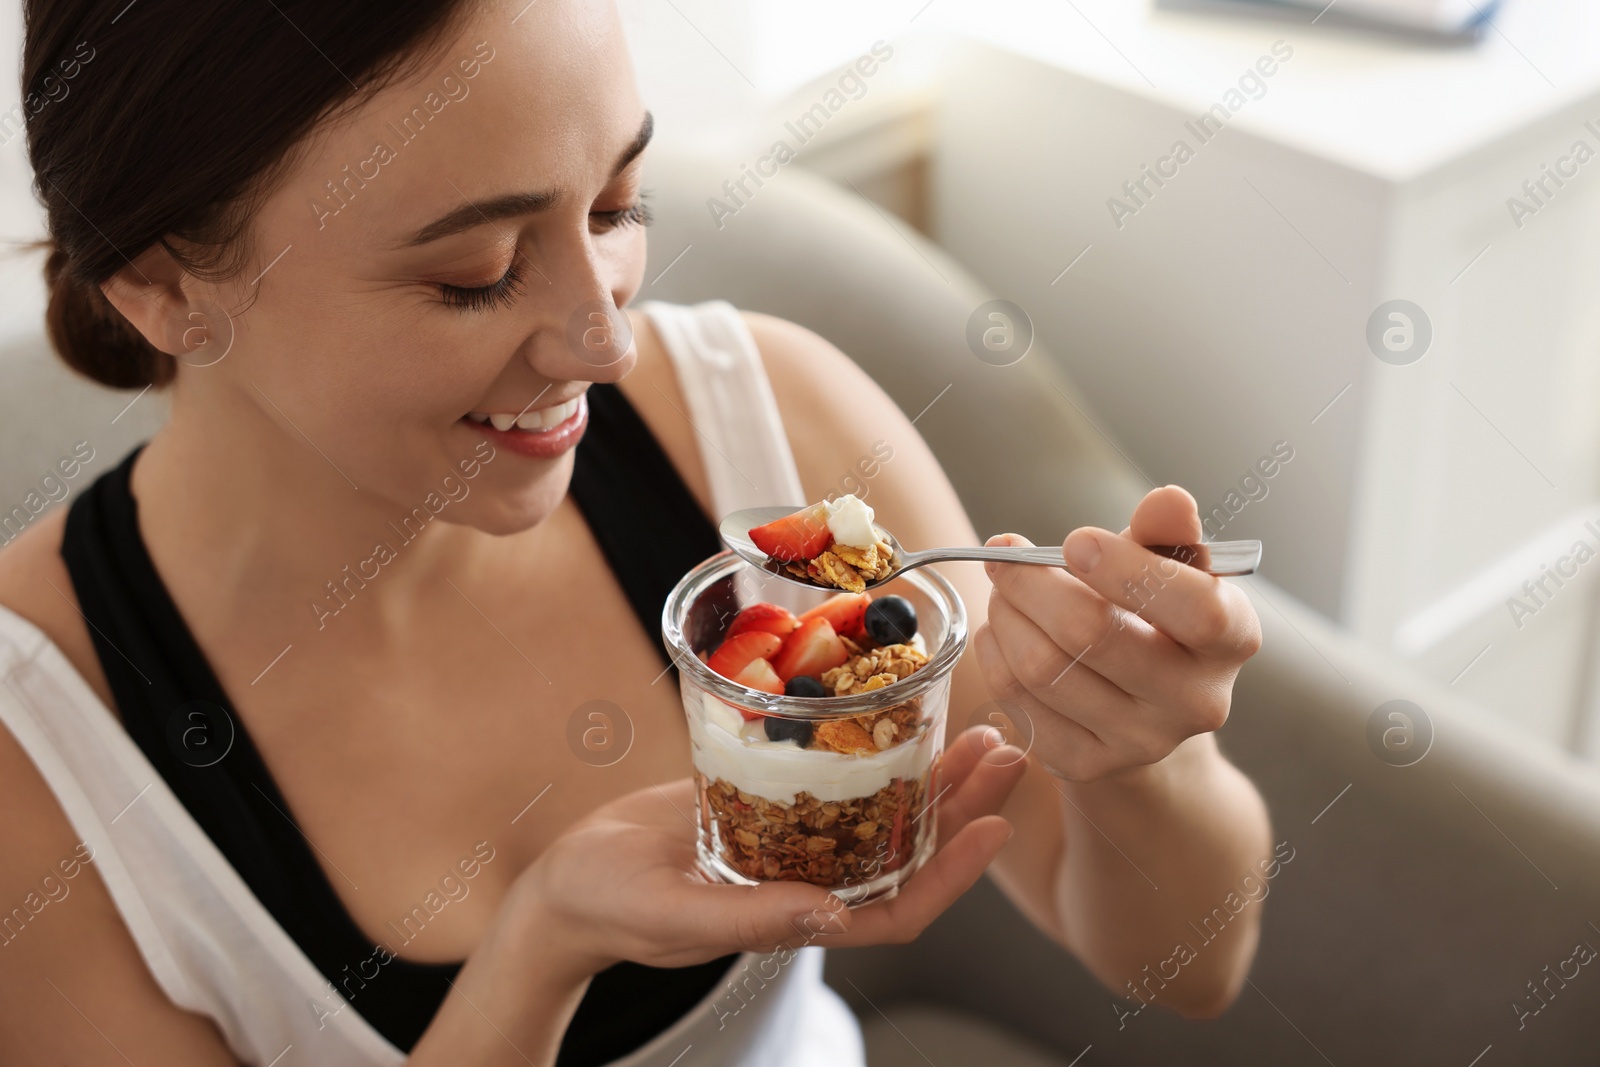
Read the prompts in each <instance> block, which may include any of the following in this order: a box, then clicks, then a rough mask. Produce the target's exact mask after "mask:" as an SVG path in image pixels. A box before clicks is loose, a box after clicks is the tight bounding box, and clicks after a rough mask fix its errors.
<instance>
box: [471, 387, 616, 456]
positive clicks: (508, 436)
mask: <svg viewBox="0 0 1600 1067" xmlns="http://www.w3.org/2000/svg"><path fill="white" fill-rule="evenodd" d="M461 421H462V423H464V424H465V425H467V426H470V427H471V428H472V429H474V430H477V431H478V432H479V433H481V434H483V435H484V436H485V437H487V438H488V439H489V440H491V441H493V442H494V445H495V447H496V448H505V449H508V450H509V451H512V452H515V453H517V454H518V455H522V456H531V457H533V458H534V459H554V458H555V457H556V456H559V455H561V454H562V453H563V452H566V451H567V450H568V449H570V448H572V447H573V446H575V445H576V444H577V443H578V441H579V440H580V439H581V438H582V437H583V431H584V430H585V429H586V428H587V427H588V425H589V397H588V394H582V395H580V396H579V397H578V410H577V411H575V412H573V414H572V415H571V416H570V417H568V419H567V420H566V421H565V422H563V423H560V424H559V425H556V426H552V427H551V428H550V429H548V430H540V431H538V432H534V431H531V430H519V429H517V428H516V427H515V426H513V427H512V428H511V429H509V430H497V429H495V428H494V426H493V425H492V424H490V423H487V422H477V421H476V420H473V419H469V418H467V417H466V416H465V415H463V416H462V417H461Z"/></svg>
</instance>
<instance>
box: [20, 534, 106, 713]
mask: <svg viewBox="0 0 1600 1067" xmlns="http://www.w3.org/2000/svg"><path fill="white" fill-rule="evenodd" d="M66 522H67V509H66V508H65V507H59V508H56V509H55V510H53V511H51V512H49V513H48V514H46V515H44V516H43V517H42V518H40V519H38V520H37V521H35V522H34V523H32V524H31V525H29V526H28V528H27V529H25V530H23V531H22V533H20V534H18V535H17V537H16V538H15V539H14V540H12V541H11V542H10V543H9V544H7V545H5V547H3V548H0V607H4V608H7V609H9V610H10V611H11V612H13V613H14V614H16V615H19V616H21V617H22V618H23V619H24V620H26V621H27V622H29V623H31V624H33V625H34V626H35V627H37V628H38V629H39V630H40V631H41V632H42V633H43V634H44V635H45V637H47V638H49V639H50V641H51V642H52V643H53V644H55V646H56V647H57V648H59V649H60V650H61V652H62V654H63V655H64V656H66V658H67V661H68V662H69V663H71V664H72V665H73V666H74V667H76V668H77V670H78V673H80V674H82V675H83V677H84V680H85V681H87V682H88V683H89V685H90V687H91V688H92V689H94V691H95V692H96V693H98V694H100V697H101V699H102V700H109V695H110V690H109V688H108V687H107V685H106V681H105V676H104V675H103V674H102V673H101V671H100V661H99V658H98V657H97V655H96V654H95V649H94V641H93V639H92V637H91V636H90V633H89V627H88V625H87V623H85V622H84V618H83V616H82V614H80V613H79V610H78V598H77V595H76V593H75V592H74V591H73V586H72V576H71V575H70V574H69V573H68V571H67V564H66V561H65V560H63V559H62V558H61V538H62V534H63V531H64V530H65V529H66Z"/></svg>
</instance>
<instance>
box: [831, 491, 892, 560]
mask: <svg viewBox="0 0 1600 1067" xmlns="http://www.w3.org/2000/svg"><path fill="white" fill-rule="evenodd" d="M822 506H823V507H825V508H827V509H828V532H829V533H831V534H833V539H834V540H835V541H837V542H839V543H840V544H841V545H852V546H854V547H857V548H867V547H869V546H871V545H875V544H877V543H878V532H877V530H875V529H874V528H873V525H872V509H871V508H869V507H867V502H866V501H864V500H862V499H861V498H860V497H858V496H856V495H855V494H854V493H846V494H845V495H844V496H841V497H839V498H837V499H835V500H828V501H824V502H823V505H822Z"/></svg>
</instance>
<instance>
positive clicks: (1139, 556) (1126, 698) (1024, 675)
mask: <svg viewBox="0 0 1600 1067" xmlns="http://www.w3.org/2000/svg"><path fill="white" fill-rule="evenodd" d="M1200 540H1201V526H1200V515H1199V511H1198V509H1197V508H1196V506H1195V501H1194V497H1192V496H1190V495H1189V494H1188V493H1187V492H1186V491H1185V490H1183V489H1181V488H1179V487H1178V486H1175V485H1169V486H1165V487H1163V488H1160V489H1155V490H1152V491H1151V492H1150V493H1149V494H1147V495H1146V496H1145V498H1144V500H1142V501H1141V502H1140V503H1139V506H1138V507H1137V508H1136V509H1135V510H1134V513H1133V520H1132V522H1131V523H1130V524H1129V526H1128V528H1127V529H1126V530H1124V531H1122V533H1121V534H1120V535H1119V534H1114V533H1112V532H1111V531H1109V530H1102V529H1098V528H1095V527H1088V526H1086V527H1082V528H1080V529H1077V530H1074V531H1072V533H1071V534H1069V535H1068V536H1067V539H1066V541H1065V542H1064V544H1063V548H1064V551H1065V552H1066V558H1067V562H1068V564H1069V565H1070V568H1071V570H1070V573H1069V572H1068V571H1067V570H1064V569H1061V568H1056V567H1039V566H1030V565H1026V564H997V563H989V564H986V565H985V569H986V570H987V571H988V574H989V578H990V581H991V582H993V583H994V588H993V590H992V592H991V594H990V596H989V617H988V621H987V622H986V623H985V624H984V625H983V626H981V627H980V628H979V629H978V631H977V633H976V635H975V638H974V640H975V643H976V645H977V649H978V659H979V661H980V663H981V664H982V667H983V673H984V678H985V680H986V681H987V683H988V686H989V691H990V694H991V695H992V696H993V697H994V698H995V699H996V700H997V701H998V702H1000V703H1001V705H1002V707H1005V708H1006V709H1007V710H1008V711H1011V712H1012V714H1013V715H1015V714H1016V712H1017V711H1019V710H1020V712H1022V713H1023V714H1025V715H1026V716H1027V717H1028V719H1029V720H1030V721H1031V725H1032V730H1033V745H1032V752H1033V754H1034V755H1035V756H1037V757H1038V759H1039V760H1040V761H1041V762H1042V763H1043V764H1044V765H1045V767H1046V768H1047V769H1048V770H1050V771H1051V772H1052V773H1054V774H1056V775H1058V776H1060V777H1062V778H1066V779H1068V780H1072V781H1095V780H1098V779H1102V778H1105V777H1107V776H1111V775H1115V774H1117V773H1119V772H1121V771H1125V770H1128V769H1129V768H1135V767H1140V766H1144V765H1148V764H1153V763H1157V762H1159V761H1161V760H1163V759H1165V758H1166V757H1167V755H1168V754H1170V753H1171V752H1172V751H1173V749H1175V748H1176V747H1177V746H1178V745H1179V744H1180V743H1181V742H1182V741H1183V740H1184V739H1185V738H1188V737H1191V736H1193V735H1195V734H1201V733H1209V732H1210V731H1213V730H1216V729H1217V728H1219V727H1220V726H1222V724H1223V723H1224V722H1225V721H1227V718H1228V708H1229V705H1230V703H1231V699H1232V692H1233V679H1234V676H1235V675H1237V674H1238V673H1239V668H1240V666H1241V665H1243V663H1244V661H1245V660H1247V659H1249V658H1250V657H1251V656H1252V655H1254V654H1255V652H1256V650H1257V649H1258V648H1260V647H1261V628H1260V624H1259V621H1258V620H1257V618H1256V614H1255V610H1254V608H1253V607H1252V606H1251V604H1250V601H1249V599H1248V598H1247V597H1246V596H1245V595H1244V593H1243V592H1242V591H1241V590H1239V589H1238V588H1236V587H1234V586H1232V585H1230V584H1229V583H1227V582H1225V581H1223V580H1222V579H1219V578H1215V577H1213V576H1211V575H1208V574H1203V573H1202V572H1200V571H1198V570H1195V569H1194V568H1192V567H1187V566H1184V565H1182V564H1179V563H1177V562H1176V561H1174V560H1171V559H1167V558H1166V557H1164V556H1158V555H1156V554H1155V553H1154V552H1150V551H1148V550H1146V549H1144V548H1142V547H1141V546H1142V545H1175V544H1194V543H1198V542H1199V541H1200ZM987 543H988V544H991V545H1005V544H1010V545H1027V544H1030V542H1029V541H1028V540H1027V539H1026V538H1023V537H1020V536H1018V535H1016V534H1002V535H998V536H995V537H992V538H990V539H989V541H988V542H987Z"/></svg>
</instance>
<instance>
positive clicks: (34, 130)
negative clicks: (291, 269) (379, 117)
mask: <svg viewBox="0 0 1600 1067" xmlns="http://www.w3.org/2000/svg"><path fill="white" fill-rule="evenodd" d="M463 10H464V5H463V4H462V3H461V2H460V0H315V2H313V0H252V2H249V3H229V2H223V3H205V2H202V3H196V2H194V0H135V2H133V3H129V2H128V0H25V3H24V5H23V12H24V15H23V17H24V24H25V37H24V44H23V52H22V110H23V112H24V122H25V123H26V127H27V133H28V155H29V158H30V159H31V160H32V162H33V170H34V192H35V194H36V195H37V196H38V198H39V199H40V201H41V202H42V203H43V204H44V207H45V210H46V212H47V215H48V226H49V233H50V237H49V239H48V240H47V241H46V242H44V244H45V246H46V247H48V248H50V254H49V257H48V259H47V261H46V263H45V278H46V281H47V283H48V285H49V288H50V308H49V311H48V313H47V317H46V324H47V327H48V329H49V333H50V340H51V342H52V343H53V344H54V345H55V348H56V350H57V351H58V352H59V353H60V354H61V357H62V358H63V359H64V360H66V362H67V363H68V365H70V366H71V367H73V368H74V369H75V370H77V371H79V372H80V373H82V374H84V375H87V376H88V377H90V378H92V379H94V380H95V381H97V382H100V383H102V384H104V385H110V386H114V387H117V388H140V387H142V386H146V385H163V384H166V383H167V382H169V381H171V379H172V376H173V374H174V371H175V363H176V361H175V360H174V359H173V358H172V357H171V356H169V355H167V354H165V353H163V352H160V351H158V350H157V349H155V348H154V347H152V346H151V345H150V344H149V343H148V342H147V341H145V339H144V338H143V337H142V336H141V335H140V334H139V332H138V331H137V330H136V329H134V327H133V325H132V324H131V323H129V322H128V320H127V319H126V318H124V317H123V315H122V314H121V313H120V312H119V311H117V310H116V308H114V307H113V306H112V305H111V304H110V302H109V301H107V300H106V298H105V296H104V294H103V293H102V292H101V291H100V283H101V282H103V281H105V280H106V279H107V278H110V277H111V276H112V275H113V274H115V273H116V272H117V271H119V270H121V269H123V268H124V267H126V266H128V265H129V263H131V262H132V260H134V259H135V258H137V256H138V255H139V254H140V253H141V252H143V251H145V250H146V249H147V248H149V247H150V246H151V245H154V244H156V243H158V242H159V243H161V244H162V245H163V246H165V247H166V249H167V250H168V251H169V252H170V253H172V255H173V256H174V258H175V259H177V261H178V262H179V263H180V264H182V265H183V267H184V268H185V269H186V270H188V271H189V272H190V273H192V274H194V275H195V276H197V277H203V278H207V279H210V280H223V279H226V278H229V277H233V276H236V275H237V274H238V272H240V271H242V270H243V269H244V265H245V264H246V263H247V262H249V260H250V257H251V255H252V250H251V249H250V248H249V247H248V234H247V231H248V228H249V225H250V222H251V220H252V218H253V216H254V212H255V209H256V208H257V206H258V205H259V204H260V202H261V200H262V199H263V198H264V197H265V196H266V195H268V194H269V193H270V192H271V190H272V187H273V185H274V182H275V180H276V179H277V178H279V177H281V176H282V175H283V174H284V173H285V172H286V171H287V170H288V169H289V167H290V166H292V165H293V161H294V159H295V158H296V152H297V149H298V148H300V147H301V146H302V145H303V144H304V142H305V139H306V137H307V135H308V134H309V133H310V132H311V131H312V130H313V128H314V127H316V126H317V125H318V123H319V121H320V120H321V119H323V118H324V117H325V116H329V115H332V114H333V113H335V112H338V111H340V110H341V109H342V108H345V107H348V106H353V105H355V104H357V103H359V102H361V101H363V100H365V99H367V98H368V97H369V96H370V95H371V94H373V93H375V92H377V91H378V90H379V89H381V88H382V87H383V86H384V85H386V84H389V83H390V82H392V81H393V80H394V79H396V78H404V77H406V76H408V74H409V73H410V72H411V71H413V70H414V69H416V68H417V67H419V66H421V65H422V64H424V63H426V62H427V61H428V60H430V59H431V58H432V56H433V54H434V46H435V45H436V44H438V43H442V42H443V40H444V39H445V38H446V36H447V30H448V28H449V27H450V26H451V25H453V23H454V21H455V16H456V15H457V14H458V13H460V12H461V11H463Z"/></svg>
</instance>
